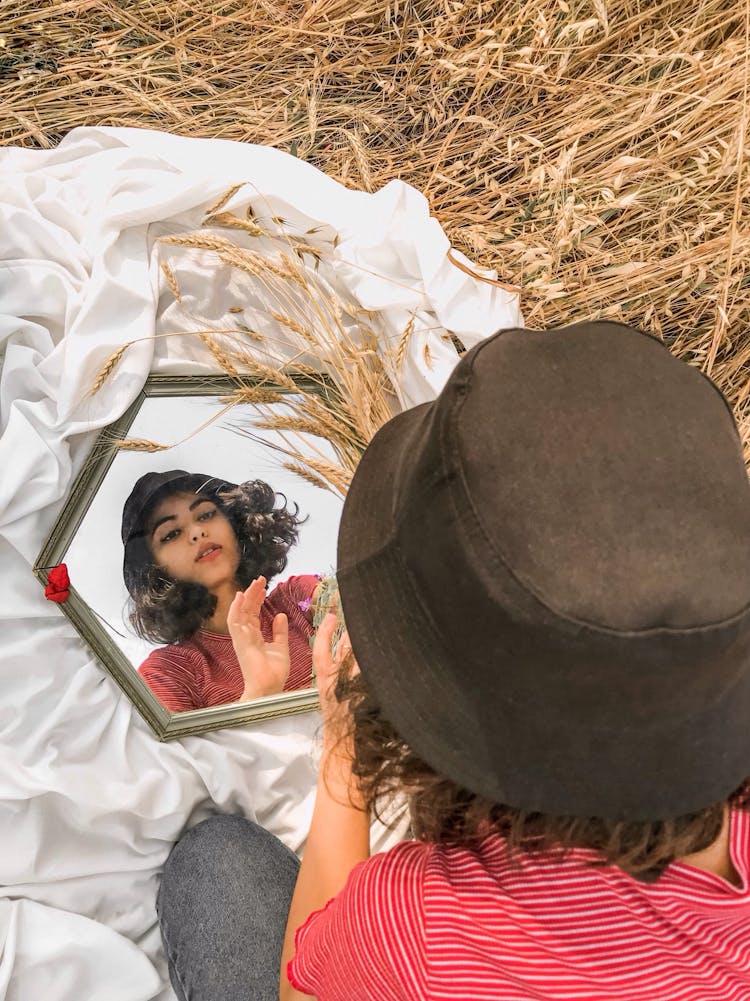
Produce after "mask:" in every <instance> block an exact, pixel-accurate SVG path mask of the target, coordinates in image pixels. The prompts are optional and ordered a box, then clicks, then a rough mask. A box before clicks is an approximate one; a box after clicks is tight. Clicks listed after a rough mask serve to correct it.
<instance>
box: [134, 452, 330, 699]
mask: <svg viewBox="0 0 750 1001" xmlns="http://www.w3.org/2000/svg"><path fill="white" fill-rule="evenodd" d="M298 510H299V509H298V508H297V507H296V505H295V510H294V512H292V511H290V510H288V509H287V508H286V507H282V508H277V507H276V494H275V493H274V491H273V489H272V488H271V487H270V486H269V485H268V484H267V483H264V482H263V481H262V480H251V481H248V482H247V483H242V484H240V485H237V484H234V483H228V482H227V481H226V480H222V479H218V478H216V477H211V476H206V475H203V474H201V473H187V472H185V470H182V469H172V470H169V471H168V472H164V473H146V474H145V475H144V476H141V477H140V479H139V480H138V481H137V483H136V484H135V487H134V488H133V491H132V493H131V494H130V496H129V497H128V499H127V501H126V502H125V506H124V508H123V516H122V540H123V544H124V546H125V557H124V562H123V573H124V578H125V585H126V587H127V589H128V592H129V594H130V597H131V609H130V620H131V622H132V624H133V627H134V629H135V630H136V632H137V633H138V635H139V636H141V637H143V638H144V639H148V640H151V641H152V642H155V643H164V644H167V645H166V646H163V647H161V648H160V649H158V650H154V651H153V652H152V653H151V654H150V655H149V656H148V657H147V658H146V660H145V661H144V662H143V664H141V666H140V668H139V669H138V671H139V674H140V675H141V677H142V678H143V679H144V681H145V682H146V684H147V685H148V686H149V688H151V690H152V691H153V692H154V694H155V695H156V696H157V698H158V699H159V700H160V701H161V702H162V704H163V705H165V706H166V707H167V709H171V710H172V711H173V712H181V711H185V710H188V709H201V708H203V707H205V706H216V705H224V704H225V703H229V702H237V701H249V700H251V699H255V698H258V697H260V696H263V695H273V694H277V693H278V692H281V691H291V690H294V689H297V688H304V687H307V686H308V685H310V684H311V681H312V676H311V668H312V662H311V652H310V636H311V635H312V631H313V629H312V612H311V611H310V606H311V604H312V602H313V601H314V598H315V593H316V588H317V586H318V583H319V577H317V576H312V575H306V576H298V577H291V578H290V579H289V580H287V581H284V582H283V583H281V584H279V585H277V587H276V588H274V590H273V591H272V592H271V593H270V594H269V595H268V596H267V597H266V593H265V588H266V582H267V580H269V579H270V578H272V577H274V576H276V575H277V574H279V573H280V572H281V571H282V570H283V569H284V567H285V566H286V561H287V552H288V550H289V548H290V546H292V545H294V543H295V542H296V541H297V538H298V534H299V525H300V524H301V521H300V519H299V518H298V517H297V514H298ZM266 643H267V644H268V647H267V653H268V656H267V657H265V658H263V660H262V663H259V662H258V659H257V657H255V649H256V648H257V647H258V645H259V644H260V645H261V646H263V645H264V644H266Z"/></svg>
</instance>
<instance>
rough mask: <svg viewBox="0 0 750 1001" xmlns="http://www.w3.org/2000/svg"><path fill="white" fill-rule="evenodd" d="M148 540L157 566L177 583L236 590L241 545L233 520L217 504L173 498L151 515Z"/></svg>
mask: <svg viewBox="0 0 750 1001" xmlns="http://www.w3.org/2000/svg"><path fill="white" fill-rule="evenodd" d="M147 532H148V535H147V540H148V543H149V547H150V549H151V554H152V556H153V558H154V562H155V563H156V564H158V565H159V566H160V567H162V569H164V570H166V572H167V573H168V574H169V575H170V576H171V577H173V578H174V579H175V580H183V581H192V582H194V583H196V584H203V586H204V587H207V588H208V589H209V591H213V590H214V589H216V588H218V587H221V586H222V585H223V584H228V583H229V584H232V585H233V586H234V583H235V577H236V574H237V568H238V566H239V563H240V552H239V545H238V543H237V537H236V535H235V534H234V529H233V528H232V526H231V524H230V523H229V520H228V519H227V517H226V515H225V514H224V512H223V511H222V510H221V508H219V507H217V505H216V504H214V502H213V501H210V500H207V499H206V498H204V497H200V496H196V494H190V493H177V494H171V495H170V496H169V497H165V498H164V499H163V500H162V501H160V502H159V503H158V504H157V505H156V507H155V508H154V510H153V511H152V512H151V515H150V517H149V521H148V526H147Z"/></svg>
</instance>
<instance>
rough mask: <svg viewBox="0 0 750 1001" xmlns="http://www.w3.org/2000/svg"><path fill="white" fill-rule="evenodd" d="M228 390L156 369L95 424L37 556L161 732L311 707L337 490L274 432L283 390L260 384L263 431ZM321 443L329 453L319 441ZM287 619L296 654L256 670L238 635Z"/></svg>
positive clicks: (320, 451) (285, 404) (219, 383)
mask: <svg viewBox="0 0 750 1001" xmlns="http://www.w3.org/2000/svg"><path fill="white" fill-rule="evenodd" d="M316 385H317V387H318V389H319V387H320V382H318V383H317V384H316ZM307 388H308V390H309V389H310V387H307ZM232 390H236V384H235V383H233V382H232V380H231V379H228V378H226V377H214V376H211V377H184V376H183V377H176V376H174V377H172V376H152V377H151V378H150V379H149V380H148V381H147V383H146V385H145V386H144V389H143V391H142V392H141V394H140V395H139V397H138V399H137V400H136V401H135V402H134V403H133V404H132V406H131V407H130V408H129V409H128V411H127V412H126V413H125V414H124V415H123V417H122V418H120V420H119V421H117V422H115V423H114V424H113V425H110V426H109V427H108V428H106V429H105V430H104V431H103V432H101V433H100V435H99V438H98V440H97V443H96V445H95V447H94V449H93V451H92V453H91V456H90V457H89V460H88V461H87V463H86V465H85V468H84V469H83V470H82V472H81V473H80V475H79V476H78V478H77V480H76V482H75V484H74V487H73V489H72V492H71V495H70V497H69V499H68V501H67V503H66V504H65V507H64V509H63V510H62V512H61V514H60V516H59V518H58V520H57V522H56V524H55V525H54V527H53V529H52V532H51V534H50V536H49V538H48V540H47V542H46V544H45V546H44V548H43V550H42V552H41V553H40V555H39V559H38V560H37V563H36V566H35V568H34V569H35V573H36V574H37V576H38V577H39V579H40V580H41V582H42V583H43V584H44V585H45V588H46V593H47V595H48V597H51V598H52V600H58V601H60V605H61V608H62V610H63V611H64V612H65V614H66V615H68V616H69V618H70V619H71V621H72V623H73V624H74V626H75V628H76V629H77V630H78V632H79V633H80V635H81V636H82V637H83V639H84V640H85V641H86V642H87V643H88V645H89V646H90V647H91V649H92V650H93V651H94V653H95V655H96V656H97V658H98V659H99V661H100V662H101V663H102V665H103V666H104V667H105V668H106V670H107V671H108V672H109V673H110V674H111V675H112V677H113V678H114V679H115V680H116V682H117V683H118V684H119V685H120V687H121V688H122V690H123V691H124V692H125V693H126V695H127V696H128V697H129V698H130V699H131V700H132V702H133V703H134V705H135V706H136V707H137V708H138V710H139V711H140V712H141V714H142V715H143V716H144V718H145V719H146V720H147V721H148V723H149V724H150V725H151V726H152V728H153V730H154V732H155V734H156V735H157V737H159V738H160V739H162V740H167V739H170V738H172V737H177V736H184V735H186V734H194V733H200V732H202V731H206V730H210V729H215V728H218V727H223V726H235V725H238V724H242V723H246V722H249V721H251V720H252V721H257V720H262V719H264V718H269V717H272V716H279V715H285V714H288V713H295V712H302V711H305V710H309V709H311V708H314V707H316V706H317V695H316V691H315V688H314V682H313V676H312V656H311V654H312V651H311V646H312V642H311V641H312V637H313V635H314V629H315V626H316V624H317V621H319V619H320V618H321V617H322V614H324V610H325V609H326V608H327V607H329V598H330V587H331V586H332V585H331V581H332V574H333V570H334V567H335V552H336V536H337V531H338V522H339V518H340V514H341V508H342V504H343V497H342V496H337V495H336V493H335V492H334V491H332V490H331V489H323V488H324V487H325V486H326V484H325V483H324V481H323V480H322V479H320V478H319V477H316V476H314V475H312V474H311V473H310V471H309V470H308V471H307V472H306V471H305V469H304V468H303V467H301V466H300V465H299V464H295V463H294V462H291V461H289V449H288V438H287V437H286V436H285V434H284V432H283V431H280V430H274V425H275V424H276V425H280V426H281V427H283V426H285V421H284V418H285V417H287V418H288V414H289V406H290V402H291V399H292V397H293V395H294V394H293V393H292V391H291V390H290V389H289V388H288V386H287V387H282V388H278V387H273V386H268V385H265V386H264V387H263V389H262V390H258V393H259V394H260V395H259V397H258V398H259V399H263V400H264V401H265V405H264V414H265V416H266V419H265V421H263V425H264V426H263V430H262V431H258V429H257V423H258V411H257V409H256V407H255V406H254V405H253V404H252V403H247V404H244V405H243V404H238V403H236V400H235V402H234V403H233V404H232V405H231V406H227V402H226V401H227V394H228V393H231V392H232ZM245 393H246V394H247V393H248V390H247V389H245ZM285 394H286V395H285ZM250 396H252V391H250ZM269 416H270V417H271V419H269ZM274 418H275V419H274ZM287 424H288V420H287ZM269 425H270V426H269ZM297 437H298V438H301V439H304V438H305V435H304V434H300V435H298V436H297ZM165 443H167V445H168V447H166V445H165ZM123 445H125V446H126V447H123ZM314 449H315V452H316V454H317V455H319V456H321V461H323V462H325V461H330V463H331V464H332V466H333V464H335V462H336V456H335V455H334V453H333V450H332V448H331V446H330V444H329V443H327V442H326V441H325V440H322V439H321V438H320V437H316V438H315V439H314ZM327 589H329V590H327ZM280 613H283V615H284V617H285V619H284V618H281V619H279V618H278V616H279V614H280ZM284 621H285V622H286V628H287V630H288V637H289V662H288V663H286V662H284V661H283V658H282V659H281V660H280V661H279V662H278V663H275V664H273V665H272V667H271V668H269V669H268V670H267V671H266V672H265V673H262V674H259V673H258V670H257V666H256V665H255V664H254V662H253V658H252V656H251V655H250V654H249V653H248V648H247V645H246V639H245V638H244V637H245V636H246V635H250V633H251V632H252V629H259V630H260V633H261V634H262V636H263V639H264V641H265V642H267V643H273V642H274V641H275V638H276V637H275V635H274V633H275V630H277V629H279V628H282V629H283V625H284ZM279 623H281V625H279ZM241 627H242V628H241ZM248 630H250V633H249V632H248Z"/></svg>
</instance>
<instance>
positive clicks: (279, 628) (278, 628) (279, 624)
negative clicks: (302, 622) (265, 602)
mask: <svg viewBox="0 0 750 1001" xmlns="http://www.w3.org/2000/svg"><path fill="white" fill-rule="evenodd" d="M273 641H274V643H282V644H284V643H286V644H288V643H289V620H288V619H287V617H286V615H284V613H283V612H279V614H278V615H275V616H274V620H273Z"/></svg>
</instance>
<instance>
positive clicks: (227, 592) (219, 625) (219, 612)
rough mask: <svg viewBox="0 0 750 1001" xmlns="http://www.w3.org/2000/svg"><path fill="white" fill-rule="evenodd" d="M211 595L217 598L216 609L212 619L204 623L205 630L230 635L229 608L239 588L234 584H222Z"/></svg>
mask: <svg viewBox="0 0 750 1001" xmlns="http://www.w3.org/2000/svg"><path fill="white" fill-rule="evenodd" d="M211 593H212V594H213V595H215V596H216V609H215V611H214V614H213V615H212V616H211V618H210V619H206V620H205V621H204V623H203V628H204V629H208V630H209V631H210V632H212V633H226V634H227V635H228V634H229V627H228V626H227V616H228V615H229V606H230V605H231V604H232V602H233V601H234V596H235V594H237V588H236V586H235V585H234V583H227V584H221V585H220V586H219V587H217V588H215V589H214V590H213V591H212V592H211Z"/></svg>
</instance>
